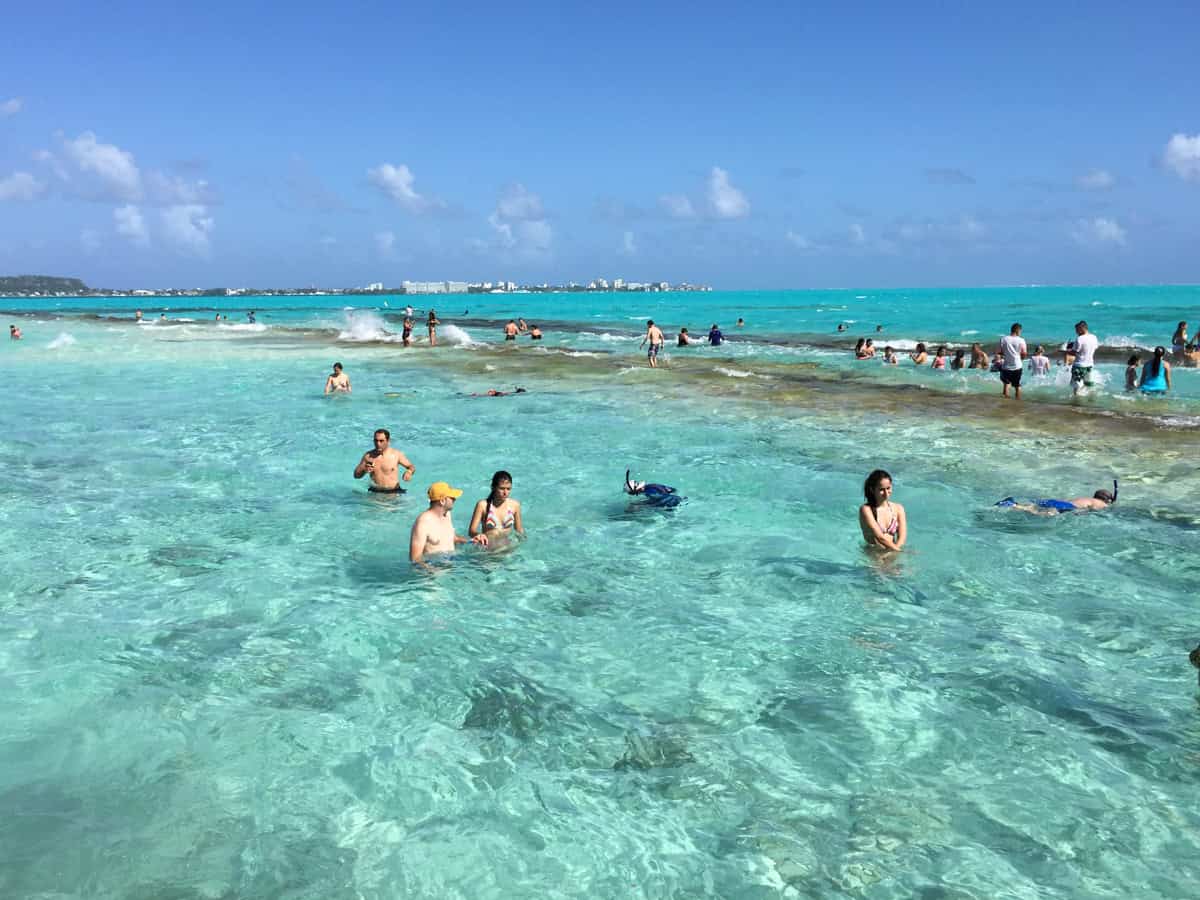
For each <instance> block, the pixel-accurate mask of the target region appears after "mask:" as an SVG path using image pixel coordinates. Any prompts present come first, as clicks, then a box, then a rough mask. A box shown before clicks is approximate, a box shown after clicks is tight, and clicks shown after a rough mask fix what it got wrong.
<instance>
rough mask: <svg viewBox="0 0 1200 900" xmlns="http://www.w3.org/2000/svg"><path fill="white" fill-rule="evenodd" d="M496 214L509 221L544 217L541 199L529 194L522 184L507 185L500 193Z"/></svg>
mask: <svg viewBox="0 0 1200 900" xmlns="http://www.w3.org/2000/svg"><path fill="white" fill-rule="evenodd" d="M496 214H497V215H498V216H499V217H500V218H502V219H509V220H518V219H524V220H533V219H544V218H545V217H546V212H545V210H544V209H542V198H541V197H539V196H538V195H537V194H533V193H530V191H529V190H528V189H527V188H526V187H525V185H523V184H512V185H509V186H508V187H506V188H505V189H504V190H503V191H502V192H501V193H500V199H499V200H497V201H496Z"/></svg>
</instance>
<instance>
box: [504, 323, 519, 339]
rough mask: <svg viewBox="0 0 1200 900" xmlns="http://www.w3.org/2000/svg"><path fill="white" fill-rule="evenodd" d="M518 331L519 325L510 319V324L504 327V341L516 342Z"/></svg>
mask: <svg viewBox="0 0 1200 900" xmlns="http://www.w3.org/2000/svg"><path fill="white" fill-rule="evenodd" d="M517 331H518V329H517V323H516V322H514V321H513V320H512V319H509V320H508V324H507V325H505V326H504V339H505V340H506V341H515V340H516V339H517Z"/></svg>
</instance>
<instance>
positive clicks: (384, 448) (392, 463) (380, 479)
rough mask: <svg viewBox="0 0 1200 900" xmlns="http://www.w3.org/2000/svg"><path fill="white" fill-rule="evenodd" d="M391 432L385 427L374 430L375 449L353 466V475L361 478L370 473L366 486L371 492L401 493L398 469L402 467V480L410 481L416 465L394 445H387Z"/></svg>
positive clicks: (402, 489)
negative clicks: (368, 482)
mask: <svg viewBox="0 0 1200 900" xmlns="http://www.w3.org/2000/svg"><path fill="white" fill-rule="evenodd" d="M391 439H392V434H391V432H390V431H388V430H387V429H386V428H380V429H379V430H378V431H376V432H375V449H373V450H368V451H367V452H366V453H364V454H363V455H362V459H360V460H359V461H358V465H357V466H355V467H354V477H355V478H362V477H363V476H364V475H366V474H367V473H368V472H370V473H371V486H370V487H369V488H367V490H369V491H370V492H371V493H372V494H403V493H404V488H402V487H400V479H399V478H398V477H397V476H398V474H399V469H400V468H401V467H403V468H404V480H405V481H412V477H413V472H415V471H417V467H416V466H414V465H413V464H412V463H410V462H409V461H408V457H407V456H405V455H404V454H403V453H401V452H400V451H399V450H397V449H395V448H394V447H389V446H388V441H390V440H391Z"/></svg>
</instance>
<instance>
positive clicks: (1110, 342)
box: [1100, 331, 1153, 350]
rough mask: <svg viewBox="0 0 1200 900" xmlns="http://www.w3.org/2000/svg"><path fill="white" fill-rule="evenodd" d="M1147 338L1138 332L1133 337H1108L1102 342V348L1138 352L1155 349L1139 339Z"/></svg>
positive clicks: (1115, 335)
mask: <svg viewBox="0 0 1200 900" xmlns="http://www.w3.org/2000/svg"><path fill="white" fill-rule="evenodd" d="M1142 337H1145V335H1143V334H1138V333H1137V332H1136V331H1135V332H1134V333H1133V334H1131V335H1125V334H1114V335H1112V336H1111V337H1106V338H1105V339H1104V340H1102V341H1101V342H1100V346H1102V347H1130V348H1133V349H1137V350H1150V349H1153V348H1152V347H1151V346H1150V345H1149V344H1147V343H1145V342H1144V341H1140V340H1138V338H1142Z"/></svg>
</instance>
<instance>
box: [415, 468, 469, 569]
mask: <svg viewBox="0 0 1200 900" xmlns="http://www.w3.org/2000/svg"><path fill="white" fill-rule="evenodd" d="M462 495H463V492H462V490H461V489H460V488H452V487H450V485H449V484H447V483H446V482H444V481H435V482H434V483H433V484H431V485H430V486H429V509H427V510H425V512H423V513H421V514H420V515H419V516H417V521H415V522H413V527H412V534H411V535H410V536H409V539H408V561H409V562H411V563H419V562H424V560H425V557H426V556H431V555H433V554H435V553H436V554H443V553H453V552H454V548H455V547H456V546H457V545H459V544H482V545H483V546H484V547H486V546H487V542H488V539H487V535H486V534H477V535H475V537H473V538H465V537H459V536H458V535H457V534H455V533H454V523H453V522H451V521H450V513H451V511H452V510H453V509H454V501H455V500H457V499H458V498H459V497H461V496H462Z"/></svg>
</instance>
